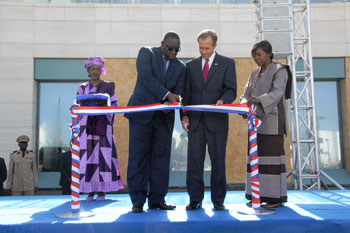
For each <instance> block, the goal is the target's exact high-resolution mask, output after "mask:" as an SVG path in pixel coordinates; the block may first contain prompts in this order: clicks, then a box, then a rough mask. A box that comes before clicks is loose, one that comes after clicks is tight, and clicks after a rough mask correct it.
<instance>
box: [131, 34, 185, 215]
mask: <svg viewBox="0 0 350 233" xmlns="http://www.w3.org/2000/svg"><path fill="white" fill-rule="evenodd" d="M179 51H180V38H179V36H178V35H177V34H176V33H174V32H168V33H167V34H166V35H165V37H164V39H163V41H162V42H161V46H160V47H153V48H146V47H142V48H141V49H140V51H139V54H138V56H137V60H136V68H137V81H136V86H135V89H134V93H133V94H132V96H131V97H130V100H129V103H128V106H137V105H146V104H154V103H165V104H169V103H173V102H176V101H178V100H179V99H180V97H179V96H180V95H183V92H184V85H185V84H184V83H185V75H186V69H185V65H184V64H183V63H182V62H181V61H180V60H178V59H177V58H176V55H177V53H178V52H179ZM125 117H127V118H128V119H129V162H128V171H127V173H128V174H127V182H128V190H129V194H130V197H131V201H132V203H133V208H132V211H133V212H134V213H139V212H142V211H143V205H144V203H145V201H146V198H147V197H148V206H149V208H150V209H161V210H172V209H175V208H176V207H175V206H172V205H167V204H166V202H165V200H164V197H165V195H166V194H167V192H168V185H169V164H170V150H171V139H172V132H173V128H174V111H168V112H166V111H153V112H141V113H129V114H125Z"/></svg>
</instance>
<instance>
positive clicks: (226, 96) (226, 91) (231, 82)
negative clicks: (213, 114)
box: [220, 59, 237, 104]
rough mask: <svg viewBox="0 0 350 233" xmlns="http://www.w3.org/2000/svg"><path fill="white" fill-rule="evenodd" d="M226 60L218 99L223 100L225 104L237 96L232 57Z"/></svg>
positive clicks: (234, 67)
mask: <svg viewBox="0 0 350 233" xmlns="http://www.w3.org/2000/svg"><path fill="white" fill-rule="evenodd" d="M227 60H228V65H227V69H226V72H225V77H224V88H223V95H222V96H221V98H220V99H221V100H223V101H224V103H225V104H230V103H232V102H233V101H234V100H235V99H236V96H237V80H236V66H235V62H234V60H232V59H227Z"/></svg>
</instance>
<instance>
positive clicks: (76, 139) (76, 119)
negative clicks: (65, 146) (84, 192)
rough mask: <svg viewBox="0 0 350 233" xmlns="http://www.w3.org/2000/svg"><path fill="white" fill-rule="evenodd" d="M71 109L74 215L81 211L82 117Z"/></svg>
mask: <svg viewBox="0 0 350 233" xmlns="http://www.w3.org/2000/svg"><path fill="white" fill-rule="evenodd" d="M75 106H77V105H73V106H72V107H71V117H72V125H71V132H72V137H71V145H72V176H71V177H72V182H71V199H72V201H71V210H72V213H79V211H80V199H79V198H80V194H79V193H80V181H79V177H80V136H79V133H80V116H79V115H77V114H75V113H74V112H73V110H72V108H73V107H75Z"/></svg>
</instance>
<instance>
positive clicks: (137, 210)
mask: <svg viewBox="0 0 350 233" xmlns="http://www.w3.org/2000/svg"><path fill="white" fill-rule="evenodd" d="M131 211H132V212H133V213H141V212H143V205H133V206H132V209H131Z"/></svg>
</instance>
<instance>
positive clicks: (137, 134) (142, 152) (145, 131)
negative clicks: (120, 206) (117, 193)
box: [127, 111, 172, 205]
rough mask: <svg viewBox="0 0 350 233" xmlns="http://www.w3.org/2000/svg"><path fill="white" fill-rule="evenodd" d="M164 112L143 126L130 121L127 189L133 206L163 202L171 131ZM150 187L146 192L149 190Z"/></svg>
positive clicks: (167, 172) (167, 178) (165, 191)
mask: <svg viewBox="0 0 350 233" xmlns="http://www.w3.org/2000/svg"><path fill="white" fill-rule="evenodd" d="M164 114H165V113H163V112H160V111H158V112H156V113H155V114H154V116H153V118H152V120H151V122H150V123H148V124H146V125H141V124H137V123H136V122H133V121H132V120H130V121H129V137H130V138H129V163H128V172H127V173H128V174H127V181H128V189H129V195H130V198H131V201H132V203H133V204H134V205H136V204H137V205H143V204H144V203H145V202H146V198H147V197H148V205H152V204H156V203H159V202H163V201H164V197H165V195H166V194H167V193H168V186H169V164H170V150H171V139H172V132H171V131H170V130H169V128H168V125H167V123H166V119H165V117H164ZM148 187H149V191H148Z"/></svg>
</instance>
